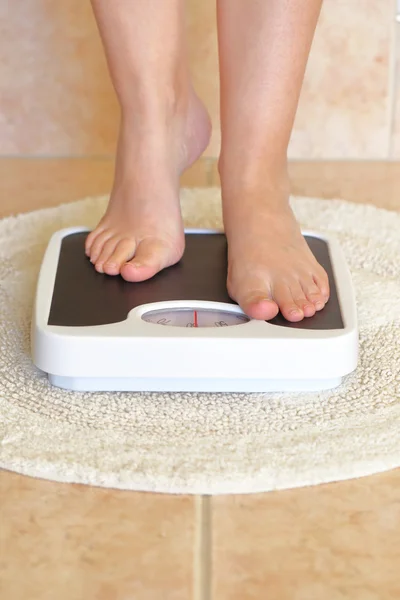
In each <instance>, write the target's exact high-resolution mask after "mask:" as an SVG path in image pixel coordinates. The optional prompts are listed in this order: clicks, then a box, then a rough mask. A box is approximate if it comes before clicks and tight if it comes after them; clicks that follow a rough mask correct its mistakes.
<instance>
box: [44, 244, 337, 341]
mask: <svg viewBox="0 0 400 600" xmlns="http://www.w3.org/2000/svg"><path fill="white" fill-rule="evenodd" d="M86 236H87V232H83V233H74V234H71V235H68V236H66V237H65V238H64V239H63V241H62V245H61V252H60V258H59V263H58V268H57V274H56V280H55V286H54V293H53V298H52V303H51V309H50V314H49V320H48V324H49V325H61V326H64V327H85V326H86V327H87V326H92V325H105V324H108V323H117V322H120V321H124V320H125V319H126V317H127V315H128V313H129V312H130V311H131V310H132V309H133V308H136V307H137V306H140V305H142V304H147V303H151V302H157V301H168V300H194V301H196V300H202V301H203V300H208V301H213V302H226V303H229V304H236V303H235V302H234V301H233V300H232V299H231V298H230V297H229V296H228V292H227V290H226V285H225V282H226V272H227V241H226V238H225V235H224V234H222V233H221V234H220V233H216V234H201V233H188V234H186V250H185V254H184V256H183V258H182V260H181V261H180V262H179V263H178V264H177V265H174V266H173V267H169V268H168V269H165V270H164V271H162V272H161V273H158V274H157V275H156V276H155V277H153V278H152V279H149V280H148V281H144V282H141V283H128V282H126V281H124V280H123V279H122V277H120V276H117V277H111V276H108V275H103V274H100V273H97V272H96V271H95V269H94V267H93V265H92V264H91V263H90V261H89V259H88V258H87V257H86V255H85V252H84V244H85V239H86ZM305 239H306V241H307V243H308V245H309V247H310V249H311V251H312V252H313V254H314V256H315V257H316V258H317V260H318V262H319V263H320V264H321V265H322V266H323V267H324V269H325V270H326V272H327V274H328V277H329V281H330V286H331V296H330V299H329V302H328V304H327V305H326V307H325V308H324V309H323V310H322V311H320V312H318V313H316V315H315V316H314V317H310V318H307V319H304V320H303V321H301V322H300V323H290V322H288V321H286V320H285V319H284V318H283V317H282V315H280V314H279V315H278V316H277V317H275V318H274V319H272V320H271V321H270V323H273V324H275V325H280V326H283V327H291V328H294V329H311V330H332V329H343V327H344V324H343V319H342V315H341V311H340V305H339V301H338V295H337V290H336V284H335V278H334V274H333V269H332V264H331V260H330V255H329V247H328V244H327V243H326V242H325V241H323V240H320V239H318V238H314V237H308V236H306V238H305Z"/></svg>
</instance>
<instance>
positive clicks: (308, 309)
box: [290, 284, 315, 317]
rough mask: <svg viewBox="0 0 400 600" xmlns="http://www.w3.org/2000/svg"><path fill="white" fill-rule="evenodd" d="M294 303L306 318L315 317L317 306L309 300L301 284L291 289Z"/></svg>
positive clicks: (294, 285)
mask: <svg viewBox="0 0 400 600" xmlns="http://www.w3.org/2000/svg"><path fill="white" fill-rule="evenodd" d="M290 291H291V294H292V298H293V301H294V303H295V305H296V306H297V308H299V309H300V310H301V311H302V313H303V314H304V316H305V317H313V316H314V315H315V306H314V304H313V303H312V302H310V300H308V299H307V297H306V295H305V293H304V291H303V289H302V287H301V285H300V284H293V285H292V286H291V288H290Z"/></svg>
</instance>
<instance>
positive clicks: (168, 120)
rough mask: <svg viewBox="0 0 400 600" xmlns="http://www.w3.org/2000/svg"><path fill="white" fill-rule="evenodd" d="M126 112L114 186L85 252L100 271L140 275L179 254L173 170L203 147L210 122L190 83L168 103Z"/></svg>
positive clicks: (195, 156)
mask: <svg viewBox="0 0 400 600" xmlns="http://www.w3.org/2000/svg"><path fill="white" fill-rule="evenodd" d="M132 113H133V114H131V115H128V116H126V115H125V116H124V117H123V119H122V123H121V131H120V136H119V141H118V150H117V161H116V172H115V181H114V187H113V190H112V193H111V197H110V202H109V205H108V208H107V211H106V213H105V215H104V217H103V218H102V219H101V221H100V223H99V225H98V226H97V227H96V229H94V230H93V231H92V232H91V233H90V234H89V235H88V237H87V240H86V254H87V256H88V257H89V258H90V260H91V262H92V263H93V264H94V266H95V268H96V270H97V271H98V272H99V273H106V274H108V275H118V274H121V275H122V277H123V278H124V279H126V280H127V281H143V280H145V279H149V278H150V277H152V276H153V275H155V274H156V273H157V272H158V271H160V270H162V269H164V268H165V267H168V266H171V265H173V264H175V263H176V262H178V261H179V260H180V259H181V257H182V254H183V251H184V229H183V224H182V218H181V212H180V204H179V177H180V175H181V173H182V172H183V171H184V170H185V169H186V168H188V167H189V166H190V165H191V164H193V163H194V162H195V161H196V160H197V159H198V158H199V156H200V155H201V154H202V153H203V152H204V150H205V148H206V147H207V145H208V142H209V139H210V133H211V123H210V119H209V117H208V114H207V111H206V109H205V108H204V106H203V105H202V103H201V102H200V100H199V99H198V97H197V96H196V95H195V93H194V92H193V91H191V92H190V94H189V97H188V98H187V99H185V101H184V102H182V101H181V102H179V103H178V106H174V108H173V109H170V108H167V107H165V106H160V107H158V106H156V107H154V106H153V107H152V108H151V110H149V111H142V110H141V111H140V112H139V111H138V113H137V114H140V117H138V116H137V115H136V114H135V113H134V112H133V111H132Z"/></svg>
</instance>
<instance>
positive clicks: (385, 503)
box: [0, 159, 400, 600]
mask: <svg viewBox="0 0 400 600" xmlns="http://www.w3.org/2000/svg"><path fill="white" fill-rule="evenodd" d="M112 169H113V163H112V161H111V160H106V159H104V160H103V159H52V160H46V159H1V160H0V181H1V197H0V216H5V215H7V214H11V213H14V214H15V213H18V212H22V211H28V210H33V209H35V208H39V207H42V206H52V205H55V204H59V203H60V202H66V201H71V200H75V199H78V198H80V197H83V196H86V195H96V194H102V193H107V192H108V189H109V186H110V183H111V179H112ZM291 177H292V182H293V183H292V186H293V191H294V192H295V193H297V194H304V195H309V196H322V197H326V198H329V197H343V198H346V199H349V200H352V201H355V202H363V201H365V202H371V203H374V204H377V205H378V206H382V207H385V208H390V209H397V210H400V164H396V163H354V164H351V163H294V164H292V165H291ZM217 183H218V178H217V175H216V170H215V165H214V164H213V163H212V162H210V161H209V160H207V159H206V160H203V161H201V162H199V163H198V164H197V165H195V166H194V168H193V169H192V170H191V171H190V172H189V173H188V174H187V175H186V176H185V178H184V179H183V180H182V184H183V185H187V186H205V185H210V184H217ZM0 507H1V509H0V598H1V600H133V599H134V600H181V599H182V600H236V599H237V600H239V599H240V600H253V599H254V600H266V599H268V600H398V599H399V598H400V573H399V571H400V470H395V471H391V472H388V473H384V474H380V475H376V476H373V477H368V478H363V479H359V480H353V481H347V482H340V483H333V484H330V485H323V486H317V487H312V488H303V489H298V490H287V491H282V492H274V493H270V494H257V495H250V496H227V497H225V496H220V497H215V498H209V497H204V498H198V497H195V498H193V497H176V496H164V495H156V494H142V493H129V492H121V491H115V490H107V489H98V488H91V487H86V486H79V485H65V484H58V483H54V482H48V481H41V480H34V479H31V478H28V477H23V476H20V475H17V474H14V473H9V472H7V471H2V472H0Z"/></svg>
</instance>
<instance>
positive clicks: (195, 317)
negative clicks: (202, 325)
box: [194, 310, 199, 327]
mask: <svg viewBox="0 0 400 600" xmlns="http://www.w3.org/2000/svg"><path fill="white" fill-rule="evenodd" d="M194 326H195V327H198V326H199V324H198V322H197V310H195V311H194Z"/></svg>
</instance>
